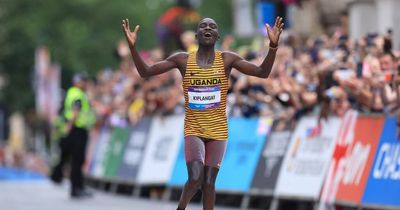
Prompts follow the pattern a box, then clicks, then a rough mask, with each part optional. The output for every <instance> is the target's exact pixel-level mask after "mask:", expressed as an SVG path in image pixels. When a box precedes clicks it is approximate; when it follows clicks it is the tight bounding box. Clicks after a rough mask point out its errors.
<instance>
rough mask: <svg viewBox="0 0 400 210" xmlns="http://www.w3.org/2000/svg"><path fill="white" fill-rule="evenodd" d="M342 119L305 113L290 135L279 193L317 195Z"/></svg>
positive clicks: (301, 195) (307, 196)
mask: <svg viewBox="0 0 400 210" xmlns="http://www.w3.org/2000/svg"><path fill="white" fill-rule="evenodd" d="M340 124H341V120H340V119H339V118H333V117H330V118H329V120H328V121H324V120H323V121H322V123H321V124H320V125H319V126H318V122H317V117H304V118H302V119H301V121H300V122H299V124H298V125H297V127H296V130H295V132H294V134H293V135H292V138H291V141H290V142H291V143H290V146H289V150H288V152H287V153H286V156H285V159H284V161H283V165H282V167H281V171H280V175H279V178H278V183H277V187H276V191H275V193H276V195H277V196H283V197H303V198H312V199H316V198H318V197H319V195H320V191H321V187H322V183H323V180H324V178H325V174H326V172H327V170H328V167H329V164H330V161H331V157H332V153H333V150H334V148H335V142H336V139H337V135H338V132H339V128H340Z"/></svg>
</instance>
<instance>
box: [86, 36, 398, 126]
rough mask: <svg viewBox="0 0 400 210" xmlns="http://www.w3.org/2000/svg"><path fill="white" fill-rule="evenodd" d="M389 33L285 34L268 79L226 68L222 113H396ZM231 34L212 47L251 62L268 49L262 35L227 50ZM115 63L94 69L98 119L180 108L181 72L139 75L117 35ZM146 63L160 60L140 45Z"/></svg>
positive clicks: (128, 121)
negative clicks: (227, 79)
mask: <svg viewBox="0 0 400 210" xmlns="http://www.w3.org/2000/svg"><path fill="white" fill-rule="evenodd" d="M391 36H392V34H391V33H390V31H389V32H388V33H387V34H382V35H376V34H369V35H366V36H365V37H362V38H360V39H358V40H352V39H350V38H348V36H347V35H346V34H343V33H341V32H340V31H337V32H335V33H334V34H333V35H330V36H328V35H322V36H320V37H316V38H309V39H307V40H300V39H299V38H298V37H296V36H294V35H292V34H290V33H288V32H286V33H285V34H283V37H282V39H281V44H280V45H279V50H278V52H277V57H276V61H275V64H274V69H273V70H272V73H271V75H270V76H269V78H268V79H259V78H256V77H251V76H246V75H243V74H241V73H239V72H237V71H233V72H232V74H231V76H230V77H231V78H230V83H229V94H228V103H227V111H228V115H229V116H231V117H254V116H271V117H273V118H274V119H275V120H276V121H278V122H282V126H283V125H285V124H287V122H296V120H297V119H299V118H300V117H301V116H303V115H305V114H309V113H315V114H317V115H320V117H321V118H326V117H327V116H342V115H343V114H344V113H345V112H346V111H347V110H349V109H355V110H358V111H360V112H362V113H368V114H371V113H378V114H397V111H398V109H399V106H398V105H399V103H400V96H399V94H400V88H399V85H398V84H399V81H400V75H399V71H400V69H399V68H400V59H399V56H400V52H399V51H395V50H394V47H393V46H392V41H391V40H392V37H391ZM233 42H234V38H233V37H232V36H230V35H228V36H225V37H224V38H223V40H222V43H221V44H220V45H219V49H220V50H233V51H236V52H237V53H238V54H240V55H241V56H243V57H245V58H246V59H247V60H250V61H252V62H254V63H256V64H259V63H260V62H262V59H263V58H264V57H265V54H266V52H267V49H268V47H267V46H268V43H265V42H266V41H264V40H263V39H258V38H256V39H254V41H253V44H252V45H251V46H240V47H238V48H236V49H232V46H233V44H232V43H233ZM182 43H184V45H185V47H186V48H187V49H188V50H196V44H195V43H196V41H195V37H194V33H193V32H190V31H188V32H185V33H184V34H183V35H182ZM117 54H118V57H119V58H120V61H121V62H120V65H119V68H117V69H105V70H102V71H101V72H100V73H99V74H98V75H97V76H96V78H95V79H94V80H93V82H92V83H91V85H90V87H89V89H88V94H89V97H90V100H91V102H92V105H93V107H94V109H95V110H96V112H97V115H98V119H100V121H99V122H100V123H106V124H109V125H111V126H119V127H124V126H131V125H135V124H136V123H137V122H138V121H140V119H141V118H143V117H145V116H153V115H163V116H165V115H171V114H181V113H183V112H184V97H183V90H182V86H181V82H182V78H181V75H180V73H179V71H178V70H176V71H171V72H168V73H165V74H163V75H160V76H156V77H151V78H148V79H142V78H141V77H140V76H139V74H138V73H137V71H136V70H135V65H134V64H133V61H132V59H131V56H130V53H129V47H128V46H127V44H126V43H125V42H124V41H121V42H119V43H118V45H117ZM141 54H142V57H143V58H145V59H146V62H148V63H154V62H157V61H159V60H161V59H162V58H163V57H164V56H165V55H164V54H163V52H162V50H161V49H154V50H149V51H146V50H143V51H141Z"/></svg>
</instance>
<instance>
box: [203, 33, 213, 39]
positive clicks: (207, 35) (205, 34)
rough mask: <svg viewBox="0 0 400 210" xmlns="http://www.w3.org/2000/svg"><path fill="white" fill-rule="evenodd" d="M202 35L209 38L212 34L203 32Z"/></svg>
mask: <svg viewBox="0 0 400 210" xmlns="http://www.w3.org/2000/svg"><path fill="white" fill-rule="evenodd" d="M204 37H206V38H211V37H212V35H211V33H210V32H206V33H204Z"/></svg>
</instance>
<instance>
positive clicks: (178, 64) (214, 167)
mask: <svg viewBox="0 0 400 210" xmlns="http://www.w3.org/2000/svg"><path fill="white" fill-rule="evenodd" d="M122 28H123V31H124V33H125V37H126V40H127V42H128V44H129V48H130V50H131V54H132V58H133V60H134V63H135V65H136V68H137V70H138V72H139V74H140V76H141V77H143V78H147V77H151V76H154V75H158V74H162V73H165V72H167V71H169V70H171V69H175V68H177V69H179V71H180V73H181V75H182V77H185V73H186V64H187V63H188V58H189V54H188V53H186V52H179V53H175V54H173V55H171V56H169V57H168V58H166V59H165V60H162V61H160V62H157V63H155V64H153V65H150V66H149V65H147V64H146V63H145V62H144V61H143V59H142V58H141V57H140V56H139V53H138V51H137V50H136V47H135V46H136V41H137V32H138V30H139V26H135V29H134V31H133V32H132V31H131V30H130V27H129V21H128V19H125V20H123V21H122ZM266 29H267V32H268V37H269V39H270V49H269V51H268V54H267V56H266V57H265V58H264V61H263V62H262V63H261V65H259V66H257V65H255V64H253V63H250V62H248V61H246V60H244V59H243V58H242V57H240V56H239V55H237V54H236V53H234V52H229V51H223V52H222V53H221V57H222V62H223V68H224V71H225V75H226V76H227V78H229V75H230V73H231V70H232V68H235V69H237V70H238V71H240V72H242V73H243V74H247V75H250V76H255V77H260V78H268V76H269V75H270V73H271V69H272V66H273V64H274V61H275V55H276V50H277V47H278V42H279V36H280V34H281V32H282V30H283V22H282V18H281V17H277V18H276V21H275V25H274V26H273V27H272V28H271V27H270V26H269V25H268V24H267V25H266ZM196 39H197V42H198V46H199V47H198V50H197V53H196V63H197V66H198V67H199V68H200V69H199V70H201V69H207V68H210V67H212V66H213V63H214V59H215V55H216V51H215V43H216V41H217V40H218V39H219V33H218V25H217V23H216V22H215V21H214V20H213V19H211V18H204V19H203V20H201V21H200V22H199V24H198V27H197V33H196ZM191 58H192V59H193V57H191ZM218 59H220V58H218ZM198 82H200V81H193V82H192V81H191V84H192V85H208V83H210V85H211V84H212V83H214V82H215V83H218V81H212V80H206V81H204V80H203V81H202V83H205V84H200V83H199V84H196V83H198ZM196 97H199V96H196ZM207 97H208V98H206V97H203V98H193V99H195V100H212V99H214V98H213V96H207ZM210 143H211V144H210ZM221 143H222V144H221ZM223 143H225V144H223ZM185 147H188V148H187V151H190V152H187V153H186V152H185V158H186V166H187V169H188V180H187V182H186V184H185V186H184V188H183V191H182V195H181V198H180V200H179V205H178V208H177V210H182V209H185V208H186V206H187V204H188V203H189V201H190V200H191V199H192V197H193V195H194V194H195V193H196V192H197V191H198V190H199V189H201V190H202V191H203V209H204V210H212V209H214V204H215V181H216V178H217V175H218V171H219V167H220V163H221V161H222V157H223V153H224V152H225V147H226V141H220V140H216V139H205V138H202V137H198V136H190V135H189V136H185ZM185 150H186V149H185ZM210 152H211V153H213V154H212V155H211V156H212V157H218V159H217V160H212V161H209V160H208V159H209V158H207V157H205V156H206V154H207V153H210ZM198 154H200V155H198ZM198 156H200V157H198ZM204 157H205V158H204Z"/></svg>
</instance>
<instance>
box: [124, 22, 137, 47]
mask: <svg viewBox="0 0 400 210" xmlns="http://www.w3.org/2000/svg"><path fill="white" fill-rule="evenodd" d="M122 30H123V31H124V33H125V38H126V41H127V42H128V44H129V47H134V46H135V44H136V38H137V32H138V30H139V25H136V26H135V30H134V31H133V32H132V31H131V29H130V27H129V20H128V19H125V20H122Z"/></svg>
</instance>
